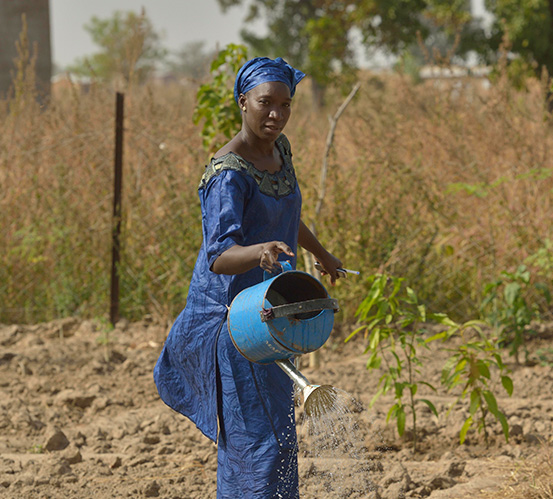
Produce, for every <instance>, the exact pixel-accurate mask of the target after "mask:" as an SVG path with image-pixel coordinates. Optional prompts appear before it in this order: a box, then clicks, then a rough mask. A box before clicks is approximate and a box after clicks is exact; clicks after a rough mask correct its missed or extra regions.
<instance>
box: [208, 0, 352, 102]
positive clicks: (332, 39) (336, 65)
mask: <svg viewBox="0 0 553 499" xmlns="http://www.w3.org/2000/svg"><path fill="white" fill-rule="evenodd" d="M218 1H219V4H220V5H221V6H222V7H223V10H224V9H226V8H228V7H229V6H231V5H239V4H242V3H243V0H218ZM325 3H329V4H330V3H331V5H325ZM346 7H347V2H325V1H324V0H253V1H252V2H251V3H250V9H249V14H248V15H247V17H246V21H252V20H254V19H256V18H258V17H265V19H266V21H267V29H268V34H267V35H266V36H264V37H259V36H257V35H255V34H254V33H253V32H251V31H248V30H247V29H243V30H242V31H241V36H242V39H243V40H244V41H245V42H246V43H247V44H249V45H250V46H251V47H252V49H253V52H254V53H255V54H258V55H267V56H271V57H277V56H281V57H284V58H285V59H286V60H287V61H288V62H289V63H290V64H292V65H293V66H296V67H298V68H300V69H301V70H302V71H304V72H306V73H307V74H309V76H310V77H311V85H312V90H313V99H314V105H315V107H320V106H321V105H322V103H323V97H324V88H325V87H326V86H327V85H328V84H329V83H330V82H331V81H333V80H334V79H335V77H336V75H337V74H338V73H340V72H341V73H342V74H348V73H350V74H351V73H352V72H354V69H355V61H354V57H353V50H352V46H351V43H350V39H349V37H348V33H349V31H350V29H351V28H352V19H351V16H350V13H349V12H348V11H347V9H346ZM336 70H338V71H336Z"/></svg>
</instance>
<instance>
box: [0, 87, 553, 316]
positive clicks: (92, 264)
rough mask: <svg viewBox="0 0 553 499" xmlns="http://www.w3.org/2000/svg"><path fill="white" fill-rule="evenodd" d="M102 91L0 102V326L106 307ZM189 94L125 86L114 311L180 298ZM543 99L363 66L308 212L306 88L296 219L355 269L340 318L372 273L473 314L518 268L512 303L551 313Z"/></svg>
mask: <svg viewBox="0 0 553 499" xmlns="http://www.w3.org/2000/svg"><path fill="white" fill-rule="evenodd" d="M465 88H467V89H469V88H470V87H469V86H468V85H466V86H465ZM114 95H115V94H114V92H113V91H112V90H111V89H110V88H107V87H103V86H97V87H95V86H92V87H91V88H90V89H88V90H86V91H85V90H84V89H81V88H79V87H76V86H69V87H67V88H61V89H54V95H53V99H52V102H51V104H50V105H49V107H48V108H46V109H40V108H39V107H38V105H37V104H35V103H34V102H32V101H31V100H28V101H22V102H19V103H14V102H5V103H4V104H3V107H0V114H1V115H2V124H1V125H0V128H1V137H0V187H1V190H2V193H3V194H2V196H1V199H0V213H1V217H0V218H1V222H0V248H1V249H2V252H1V253H2V256H1V260H0V322H5V323H10V322H37V321H44V320H50V319H53V318H57V317H63V316H70V315H71V316H83V317H102V318H106V317H108V316H109V313H110V284H111V283H110V276H111V264H112V236H113V230H114V220H113V165H114V129H115V123H114V120H115V104H114V100H115V97H114ZM194 95H195V89H193V88H186V87H180V86H176V85H175V86H170V87H155V86H147V87H141V88H135V89H129V91H127V93H126V96H125V122H124V133H125V136H124V137H125V140H124V153H123V183H122V187H123V190H122V204H121V206H122V218H121V239H120V241H121V254H120V257H121V258H120V262H119V264H118V267H117V270H118V275H119V279H120V287H119V313H120V315H121V316H123V317H126V318H128V319H131V320H132V319H139V318H141V317H144V316H145V315H148V314H154V315H156V316H159V317H161V318H163V319H167V318H171V317H174V316H175V315H176V314H177V313H178V312H179V311H180V310H181V309H182V307H183V306H184V304H185V302H186V294H187V291H188V284H189V280H190V278H191V275H192V270H193V266H194V263H195V259H196V255H197V252H198V249H199V247H200V244H201V213H200V207H199V201H198V197H197V185H198V182H199V180H200V178H201V175H202V173H203V165H205V163H206V161H207V156H206V153H205V151H203V150H202V148H201V137H200V136H199V132H198V129H197V128H196V127H194V126H193V125H192V123H191V114H192V109H193V105H194V102H193V101H194ZM542 98H543V92H542V89H541V87H540V85H539V82H537V83H536V85H535V88H534V89H533V90H532V91H528V92H527V93H515V92H514V91H513V90H509V89H507V88H506V87H501V86H500V85H498V86H496V87H493V88H492V89H491V90H489V91H487V92H486V93H485V94H483V93H478V92H475V91H473V90H470V91H468V90H467V91H466V92H465V93H464V94H461V95H460V94H459V91H458V88H457V91H456V92H453V90H452V89H451V88H436V87H435V86H429V85H426V86H425V85H418V86H416V85H413V84H411V83H409V82H407V81H405V80H403V79H401V78H393V77H387V78H382V79H380V80H378V81H377V79H376V78H375V77H372V76H371V77H370V78H368V79H367V80H366V81H364V82H363V84H362V87H361V90H360V92H359V95H358V96H356V100H355V101H354V103H353V104H352V105H351V106H350V108H348V110H347V112H346V113H345V114H344V116H343V118H341V120H340V122H339V123H338V126H337V129H336V137H335V141H334V144H333V148H332V153H331V155H330V157H329V161H330V163H329V173H328V179H327V182H328V183H327V188H326V192H325V198H324V203H323V208H322V210H321V212H320V214H319V216H318V217H317V218H316V219H315V218H314V210H315V204H316V200H317V199H318V186H319V176H320V168H321V155H322V150H323V144H324V140H325V137H326V132H327V130H326V127H325V126H322V125H320V124H321V123H323V124H324V123H325V120H324V119H323V118H324V117H323V116H321V115H318V114H316V113H315V112H314V111H312V110H311V109H310V106H309V102H308V99H309V96H308V95H305V96H302V95H298V96H297V97H296V98H295V101H296V102H295V103H294V111H293V118H292V122H291V123H290V124H289V126H288V129H287V134H288V136H289V138H290V140H291V142H292V145H293V152H294V164H295V166H296V170H297V174H298V178H299V181H300V186H301V189H302V194H303V203H304V209H303V215H302V216H303V218H304V219H305V220H306V221H307V222H313V223H314V224H315V226H316V229H317V233H318V236H319V238H320V239H321V240H322V241H323V243H324V244H325V245H326V246H327V247H328V249H329V250H330V251H332V252H333V253H335V254H336V255H338V256H339V257H340V258H342V260H343V261H344V263H345V264H346V263H347V266H348V267H350V268H356V269H358V270H361V272H362V275H361V276H360V277H350V278H348V280H347V281H346V282H342V283H339V285H338V286H336V288H333V289H332V294H333V295H335V296H336V297H337V298H338V299H339V300H340V303H341V308H342V315H341V317H342V319H343V320H345V321H350V320H353V318H354V313H355V310H356V308H357V305H358V304H359V303H360V301H361V300H362V299H363V298H364V297H365V296H366V293H367V283H366V277H367V276H368V275H370V274H372V273H375V272H387V273H391V274H394V275H397V276H401V277H405V279H406V281H407V283H409V284H410V285H411V286H412V287H413V288H414V289H415V290H416V291H417V292H418V294H419V295H420V298H421V300H422V301H423V302H424V303H426V304H427V305H428V306H429V307H430V308H432V309H434V310H436V311H443V312H447V313H449V314H451V315H453V316H456V318H471V317H472V318H474V317H475V316H476V315H478V314H479V313H480V312H479V309H480V306H481V304H482V301H483V298H484V296H485V290H486V286H487V285H488V284H489V283H491V282H494V281H495V280H497V279H499V278H501V277H502V276H503V279H504V280H505V281H508V280H509V278H507V277H505V276H504V274H502V272H504V271H509V272H511V273H513V272H514V269H516V268H517V267H518V266H520V265H522V264H524V265H526V266H527V267H528V268H529V270H530V271H531V276H532V277H531V281H530V282H529V283H528V284H527V285H525V287H524V292H525V296H526V298H527V299H528V301H529V303H530V304H531V306H532V307H535V308H536V309H539V311H540V313H541V314H542V316H547V314H550V309H549V305H548V304H547V300H546V299H545V297H544V294H543V293H542V292H540V290H539V289H537V288H536V287H535V286H534V285H535V284H536V283H538V281H543V282H546V283H550V282H551V278H552V276H553V264H552V262H553V256H552V255H553V249H552V245H551V241H553V235H552V230H553V229H552V228H551V224H550V220H551V219H553V205H552V196H551V192H552V188H553V168H552V165H553V162H552V159H551V153H550V151H552V150H553V149H552V147H551V146H552V139H551V124H550V119H549V117H547V116H546V115H545V114H544V108H543V102H544V101H540V99H542ZM340 100H341V96H340V95H329V102H336V103H337V104H339V102H340ZM329 106H330V104H329ZM314 123H315V125H314ZM298 264H299V266H300V268H302V267H303V260H302V258H301V257H300V258H299V262H298Z"/></svg>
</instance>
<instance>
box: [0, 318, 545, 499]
mask: <svg viewBox="0 0 553 499" xmlns="http://www.w3.org/2000/svg"><path fill="white" fill-rule="evenodd" d="M166 334H167V325H165V324H164V325H161V324H158V323H155V322H154V321H151V320H143V321H141V322H138V323H132V324H129V323H126V322H125V321H120V322H119V323H118V326H117V327H116V329H115V330H114V331H112V332H110V333H109V335H108V334H106V333H105V332H104V331H102V328H101V327H100V326H99V325H98V324H97V323H94V322H90V321H80V320H77V319H64V320H60V321H55V322H51V323H46V324H37V325H32V326H29V325H1V326H0V345H1V348H0V388H1V391H0V393H1V399H0V435H1V436H0V497H9V498H25V499H28V498H58V497H60V498H61V497H63V498H66V497H67V498H69V497H71V498H72V497H78V498H81V497H82V498H96V499H98V498H118V497H167V498H173V499H176V498H183V499H185V498H202V499H204V498H214V497H215V496H216V447H215V445H214V444H213V443H211V442H210V441H209V440H207V439H206V438H205V437H203V436H202V435H201V434H200V432H199V431H198V430H197V429H196V428H195V427H194V425H193V424H191V423H190V422H189V421H188V420H186V419H185V418H184V417H182V416H180V415H179V414H176V413H175V412H173V411H171V410H170V409H169V408H168V407H166V406H165V405H164V404H163V403H162V402H161V401H160V399H159V397H158V395H157V392H156V389H155V386H154V384H153V380H152V368H153V366H154V364H155V361H156V359H157V357H158V354H159V352H160V349H161V346H162V344H163V341H164V339H165V337H166ZM552 337H553V335H551V334H548V333H547V331H546V332H545V334H543V335H542V340H540V341H542V342H544V343H543V344H545V345H549V344H550V340H551V338H552ZM341 338H343V335H342V334H341V333H340V332H339V331H337V332H335V333H333V336H332V338H331V340H329V342H327V344H326V345H325V346H324V347H323V348H322V349H321V357H322V367H321V368H320V369H318V370H316V371H315V370H313V369H310V368H308V367H302V368H301V369H302V372H303V373H304V374H305V375H306V376H307V377H308V378H309V379H310V380H311V381H312V382H316V383H321V384H322V383H329V384H332V385H334V386H336V387H338V388H340V389H341V390H344V391H345V392H347V393H348V394H349V395H351V396H353V397H354V399H355V400H354V401H352V400H350V398H349V396H344V401H345V404H346V405H347V407H348V411H346V414H344V415H342V416H340V417H339V418H337V419H336V420H335V421H334V422H330V423H329V424H328V426H324V425H323V427H322V433H320V432H319V433H317V431H316V430H317V427H315V426H313V422H312V421H310V420H309V418H306V416H305V414H304V413H303V408H302V407H298V414H297V419H298V434H299V439H300V453H299V456H300V462H299V475H300V483H301V489H300V490H301V497H302V498H304V499H305V498H317V499H318V498H346V497H352V498H371V499H379V498H380V499H391V498H394V499H397V498H401V497H415V498H417V497H430V498H432V499H438V498H447V499H455V498H468V497H470V498H478V497H482V498H484V497H487V498H489V497H519V498H522V497H536V498H540V499H542V498H546V497H552V496H549V495H547V492H544V491H547V487H548V486H549V485H548V484H550V483H552V482H553V479H552V480H551V482H547V477H546V482H547V483H545V484H544V483H542V482H540V480H542V479H543V476H542V477H540V476H537V475H536V470H537V469H538V468H539V467H540V466H541V467H542V469H543V466H544V464H543V463H544V462H546V460H547V458H548V456H551V449H552V447H553V401H552V397H551V394H552V393H553V372H552V369H551V367H550V366H547V365H544V366H542V365H540V364H539V363H535V364H534V365H526V366H517V367H515V366H513V373H512V377H513V380H514V382H515V392H514V394H513V396H512V397H510V398H509V397H506V396H505V397H503V396H501V397H499V398H498V401H499V405H500V407H501V408H502V409H503V411H504V412H505V414H506V416H507V418H508V421H509V424H510V426H511V438H510V440H509V442H508V443H506V442H505V440H504V438H503V436H502V434H501V428H500V426H499V425H498V424H494V423H492V425H491V428H490V432H491V439H490V440H491V442H490V446H489V448H486V446H485V445H484V442H483V438H482V436H481V434H478V433H477V432H471V433H469V437H468V439H467V442H466V444H465V445H463V446H459V445H458V432H459V430H460V428H461V425H462V422H463V420H464V417H466V414H467V407H466V406H464V405H462V404H461V405H459V406H457V407H456V408H455V409H454V410H453V411H452V412H451V414H450V415H449V417H447V418H446V417H445V412H446V410H447V407H448V405H449V404H450V403H451V402H452V401H453V400H454V398H453V397H452V396H450V395H448V394H446V393H440V392H438V393H437V394H433V393H431V394H429V395H428V398H429V399H431V400H432V401H433V403H434V404H435V405H436V407H437V408H438V411H439V412H440V414H441V416H440V418H436V417H435V416H434V415H433V414H432V413H431V412H430V411H421V412H420V414H419V419H418V422H417V423H418V425H419V429H420V436H421V439H420V449H421V450H420V452H418V453H416V454H415V453H413V451H412V442H411V440H410V438H409V436H410V435H411V433H410V432H409V431H407V432H406V435H405V436H404V437H403V438H398V437H397V433H396V431H395V429H394V426H393V424H390V425H387V424H386V413H387V410H388V408H389V407H390V405H391V399H390V398H383V399H381V400H380V401H379V402H378V403H377V404H376V405H375V406H374V407H373V408H370V409H369V408H368V405H369V401H370V400H371V398H372V395H373V394H374V392H375V387H376V386H377V383H378V376H379V375H378V373H376V372H370V371H367V370H366V369H365V362H366V356H364V355H363V342H362V339H360V340H359V341H356V342H354V343H351V344H347V345H344V344H343V342H342V341H341ZM548 342H549V343H548ZM536 347H537V346H536ZM430 358H431V361H428V362H425V363H424V367H423V373H424V376H425V379H426V380H427V381H429V382H431V383H433V384H438V379H439V376H440V370H441V368H442V365H443V361H444V359H445V358H446V353H445V352H444V351H443V349H436V350H434V351H432V352H431V353H430ZM302 360H303V362H302V366H304V365H305V364H306V359H302ZM498 393H500V392H498ZM325 424H326V423H325ZM407 425H408V427H409V421H408V423H407ZM550 463H551V461H549V465H550ZM548 469H549V470H550V471H551V473H553V467H551V468H548ZM546 474H547V470H546ZM532 481H533V482H532ZM532 483H534V484H536V483H537V484H538V485H539V487H534V488H535V489H536V490H537V491H538V492H539V493H540V494H542V495H534V496H530V495H524V493H523V491H525V490H527V489H528V487H529V486H532ZM525 487H526V488H525ZM517 490H518V491H520V492H519V493H518V495H517V492H516V491H517ZM549 490H551V489H549ZM513 491H515V492H513ZM509 493H511V494H514V495H508V494H509Z"/></svg>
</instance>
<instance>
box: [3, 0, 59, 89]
mask: <svg viewBox="0 0 553 499" xmlns="http://www.w3.org/2000/svg"><path fill="white" fill-rule="evenodd" d="M23 14H25V17H26V19H27V36H28V38H29V45H30V51H31V54H33V51H34V48H33V47H34V46H36V54H37V58H36V67H35V71H36V85H37V91H38V95H39V97H46V96H48V95H50V79H51V77H52V51H51V45H50V5H49V0H17V1H13V0H0V99H1V98H5V97H6V95H7V94H8V92H9V90H10V88H11V86H12V78H13V75H14V72H15V63H14V60H15V59H17V57H18V54H17V49H16V45H15V44H16V42H17V41H18V40H19V35H20V33H21V29H22V20H21V16H22V15H23Z"/></svg>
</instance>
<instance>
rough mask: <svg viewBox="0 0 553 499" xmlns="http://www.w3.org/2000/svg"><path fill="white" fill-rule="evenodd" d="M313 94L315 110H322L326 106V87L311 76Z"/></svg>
mask: <svg viewBox="0 0 553 499" xmlns="http://www.w3.org/2000/svg"><path fill="white" fill-rule="evenodd" d="M311 95H312V104H313V111H315V112H318V111H321V110H322V108H323V106H324V100H325V88H324V87H323V86H322V85H321V84H320V83H319V82H318V81H316V80H315V79H314V78H311Z"/></svg>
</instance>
